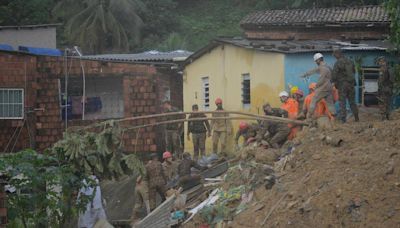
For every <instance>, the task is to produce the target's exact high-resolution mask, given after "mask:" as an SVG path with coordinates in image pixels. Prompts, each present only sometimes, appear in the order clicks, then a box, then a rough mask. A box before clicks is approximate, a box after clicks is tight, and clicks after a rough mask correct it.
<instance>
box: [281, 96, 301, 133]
mask: <svg viewBox="0 0 400 228" xmlns="http://www.w3.org/2000/svg"><path fill="white" fill-rule="evenodd" d="M279 98H280V99H281V102H282V105H281V109H283V110H286V111H287V112H288V118H289V119H292V120H296V119H297V114H298V113H299V103H298V102H297V101H296V100H295V99H293V98H290V97H289V93H288V92H286V91H282V92H280V93H279ZM288 126H289V128H290V134H289V136H288V140H292V139H294V138H295V137H296V133H297V131H298V130H299V126H296V125H294V124H291V123H290V124H288Z"/></svg>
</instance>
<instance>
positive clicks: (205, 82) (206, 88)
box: [201, 77, 210, 111]
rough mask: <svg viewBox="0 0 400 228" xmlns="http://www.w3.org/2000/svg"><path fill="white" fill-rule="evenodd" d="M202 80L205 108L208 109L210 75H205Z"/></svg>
mask: <svg viewBox="0 0 400 228" xmlns="http://www.w3.org/2000/svg"><path fill="white" fill-rule="evenodd" d="M201 81H202V83H203V108H204V110H206V111H207V110H209V109H210V83H209V81H208V77H203V78H202V79H201Z"/></svg>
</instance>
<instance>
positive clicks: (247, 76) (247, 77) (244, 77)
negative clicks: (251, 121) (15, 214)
mask: <svg viewBox="0 0 400 228" xmlns="http://www.w3.org/2000/svg"><path fill="white" fill-rule="evenodd" d="M245 81H248V82H249V85H248V87H249V88H248V97H249V99H248V103H245V101H247V100H245V95H246V94H245V88H244V87H245ZM246 89H247V88H246ZM242 106H243V108H244V109H250V107H251V77H250V73H243V74H242Z"/></svg>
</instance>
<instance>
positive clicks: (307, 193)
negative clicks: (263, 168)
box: [186, 110, 400, 227]
mask: <svg viewBox="0 0 400 228" xmlns="http://www.w3.org/2000/svg"><path fill="white" fill-rule="evenodd" d="M361 118H362V121H361V122H360V123H350V124H346V125H339V126H338V127H337V129H335V130H329V131H321V130H315V129H314V130H305V131H303V132H302V135H300V136H299V138H298V145H297V146H296V147H295V151H294V152H293V153H292V154H291V155H290V156H289V158H290V159H289V160H288V162H287V164H286V166H285V169H284V170H281V169H279V168H277V166H275V171H276V172H277V173H276V176H277V183H276V184H275V185H274V186H273V187H272V189H271V190H266V189H265V188H264V186H261V187H258V188H257V189H256V191H255V193H254V197H253V200H252V201H251V202H250V203H249V206H248V207H247V209H246V210H245V211H243V212H241V213H240V214H239V215H237V216H235V217H233V220H232V221H226V224H227V227H399V225H400V216H399V215H400V203H399V202H400V195H399V191H400V181H399V177H400V169H399V168H398V167H399V164H400V154H399V153H400V151H399V149H398V148H399V146H400V141H399V139H400V132H399V129H400V112H397V113H395V115H394V120H392V121H385V122H381V121H377V119H378V117H377V116H375V115H374V114H372V113H371V112H369V111H368V112H366V111H365V110H364V112H363V114H362V116H361ZM326 135H328V136H330V137H332V138H340V139H343V143H342V144H341V146H339V147H335V146H332V145H327V144H326V143H324V142H323V140H322V136H326ZM199 217H200V216H198V217H197V219H195V220H194V221H192V222H191V223H189V224H188V225H186V227H197V225H199V224H202V223H203V222H204V220H202V219H201V218H199ZM264 221H265V223H263V222H264ZM263 224H264V225H263Z"/></svg>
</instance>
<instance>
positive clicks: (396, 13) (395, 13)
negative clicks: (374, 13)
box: [385, 0, 400, 51]
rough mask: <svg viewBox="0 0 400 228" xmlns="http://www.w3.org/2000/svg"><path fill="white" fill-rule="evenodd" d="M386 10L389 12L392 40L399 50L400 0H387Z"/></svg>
mask: <svg viewBox="0 0 400 228" xmlns="http://www.w3.org/2000/svg"><path fill="white" fill-rule="evenodd" d="M385 7H386V10H387V12H388V14H389V17H390V20H391V23H390V40H391V41H392V43H393V44H394V45H395V47H396V49H397V51H399V49H400V1H398V0H386V2H385Z"/></svg>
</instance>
